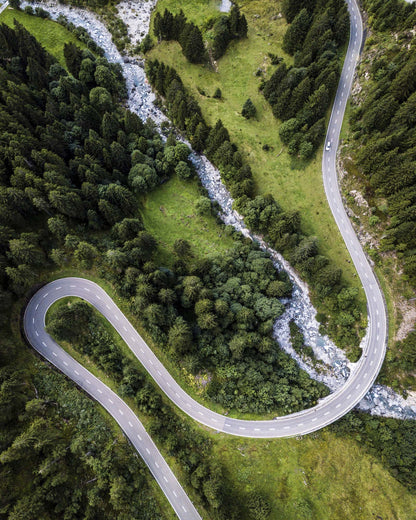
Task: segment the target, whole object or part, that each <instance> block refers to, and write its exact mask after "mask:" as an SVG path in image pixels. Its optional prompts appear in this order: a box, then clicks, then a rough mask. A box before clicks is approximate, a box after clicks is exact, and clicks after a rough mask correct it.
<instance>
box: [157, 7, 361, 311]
mask: <svg viewBox="0 0 416 520" xmlns="http://www.w3.org/2000/svg"><path fill="white" fill-rule="evenodd" d="M216 5H218V4H217V3H214V2H204V1H197V0H187V1H186V2H181V4H180V5H179V4H178V3H177V2H175V1H174V0H160V1H159V2H158V4H157V9H158V10H164V9H165V8H168V9H170V10H172V11H173V12H175V11H178V10H179V8H182V9H183V10H184V12H185V14H186V15H187V16H189V18H190V19H191V20H192V21H194V22H196V23H198V24H200V25H203V22H204V20H206V16H207V15H206V14H204V15H203V14H202V13H205V12H206V11H207V10H208V11H209V13H210V14H211V15H215V14H216V13H217V11H216ZM199 8H200V10H199ZM242 12H244V14H245V15H246V18H247V21H248V27H249V32H248V38H247V39H245V40H242V41H234V42H232V43H231V44H230V46H229V48H228V50H227V52H226V53H225V55H224V56H223V57H222V58H221V59H220V60H219V61H218V63H217V68H218V70H217V71H214V70H213V69H212V68H211V67H210V66H208V65H193V64H190V63H188V62H187V61H186V59H185V57H184V56H183V55H182V52H181V49H180V46H179V44H178V43H176V42H161V43H160V44H158V45H156V46H155V47H154V49H153V50H152V51H150V53H149V57H150V58H157V59H159V60H161V61H163V62H165V63H166V64H168V65H170V66H173V67H174V68H176V70H177V71H178V73H179V75H180V76H181V78H182V80H183V81H184V84H185V85H186V86H187V87H188V88H189V89H190V90H191V92H192V94H193V95H194V96H195V98H196V99H197V100H198V103H199V104H200V105H201V108H202V112H203V114H204V116H205V118H206V120H207V121H208V123H210V124H215V122H216V120H217V119H221V120H222V121H223V123H224V125H225V126H226V128H227V129H228V130H229V132H230V136H231V139H232V140H233V141H234V142H235V143H236V144H237V145H238V146H239V148H240V149H241V150H242V151H243V152H244V154H245V156H246V159H247V161H248V163H249V164H250V166H251V167H252V170H253V175H254V179H255V182H256V189H257V193H259V194H264V193H272V194H273V195H274V196H275V198H276V200H277V201H278V203H279V204H280V205H281V206H282V207H283V208H284V209H297V210H299V211H300V214H301V217H302V226H303V229H304V231H305V232H306V233H308V234H309V235H313V236H317V237H318V239H319V244H320V247H321V250H322V251H323V253H324V254H326V255H328V256H329V257H330V258H331V259H332V260H333V261H334V262H335V263H336V264H337V265H338V266H339V267H341V268H342V270H343V273H344V277H345V279H346V280H347V281H348V283H349V284H351V285H353V286H356V287H358V288H359V289H360V291H362V289H361V284H360V282H359V279H358V277H357V276H356V273H355V269H354V267H353V266H352V264H351V263H350V262H349V254H348V252H347V249H346V248H345V245H344V242H343V240H342V237H341V235H340V233H339V231H338V229H337V228H336V225H335V223H334V220H333V217H332V214H331V212H330V209H329V207H328V204H327V200H326V197H325V193H324V189H323V183H322V172H321V159H322V154H321V152H318V153H317V155H316V157H315V158H313V159H312V160H311V161H310V162H309V163H307V164H305V163H303V162H301V161H299V160H297V159H295V158H293V157H291V156H289V154H288V153H287V151H286V150H285V148H284V146H283V145H282V143H281V141H280V138H279V134H278V132H279V126H280V122H279V121H277V120H276V119H275V118H274V116H273V114H272V111H271V108H270V106H269V105H268V103H267V102H266V100H265V99H264V97H263V95H262V94H261V92H260V91H259V85H260V82H261V77H260V76H257V75H256V73H257V71H258V70H261V71H262V72H261V74H262V75H264V77H269V76H270V75H271V73H272V72H273V71H274V70H275V67H274V66H272V65H271V63H270V58H269V57H268V53H273V54H276V55H278V56H283V57H284V58H285V60H286V62H287V63H288V64H290V63H291V62H292V58H291V57H290V56H287V55H286V54H285V53H284V52H283V51H282V49H281V41H282V38H283V35H284V32H285V30H286V22H285V20H284V19H283V18H281V17H279V13H280V2H274V1H272V0H261V1H260V0H249V1H247V2H245V3H244V4H243V5H242ZM216 88H220V89H221V91H222V96H223V97H222V99H219V100H218V99H214V98H213V97H212V95H213V93H214V91H215V90H216ZM201 92H204V93H205V95H203V94H201ZM248 97H250V98H251V100H252V101H253V103H254V104H255V106H256V109H257V117H256V118H255V119H252V120H248V121H247V120H246V119H244V118H243V117H242V116H241V109H242V106H243V103H244V102H245V101H246V99H247V98H248ZM263 145H268V146H269V147H270V150H269V151H265V150H263ZM360 294H361V303H362V308H363V309H364V306H363V304H364V295H363V293H362V292H361V293H360Z"/></svg>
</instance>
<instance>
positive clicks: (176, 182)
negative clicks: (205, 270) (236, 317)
mask: <svg viewBox="0 0 416 520" xmlns="http://www.w3.org/2000/svg"><path fill="white" fill-rule="evenodd" d="M200 196H201V194H200V193H199V191H198V186H197V181H195V180H193V181H192V180H191V181H182V180H180V179H179V178H178V177H176V176H174V177H172V178H171V179H170V180H169V181H168V182H167V183H166V184H163V185H162V186H159V187H158V188H157V189H156V190H154V191H153V192H151V193H149V194H148V195H147V196H146V198H145V199H143V208H142V216H143V221H144V225H145V227H146V229H147V230H148V231H149V232H150V233H151V234H152V235H153V236H155V237H156V238H157V239H158V242H159V252H158V258H157V259H158V260H160V261H162V262H164V263H165V264H167V265H171V264H172V251H173V243H174V242H175V240H177V239H179V238H183V239H185V240H188V241H189V242H190V243H191V244H192V251H193V253H194V254H195V255H196V256H198V257H199V258H204V257H207V256H210V255H213V254H217V253H221V252H224V251H226V250H227V249H231V248H232V247H233V245H234V240H233V239H232V238H231V237H230V236H228V235H227V233H226V232H224V230H223V229H222V228H221V227H220V226H219V225H218V224H217V222H216V219H215V217H214V216H210V215H208V216H199V215H197V213H196V212H195V203H196V201H197V200H198V198H199V197H200Z"/></svg>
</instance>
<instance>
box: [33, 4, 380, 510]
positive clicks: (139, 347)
mask: <svg viewBox="0 0 416 520" xmlns="http://www.w3.org/2000/svg"><path fill="white" fill-rule="evenodd" d="M348 6H349V10H350V22H351V30H350V42H349V46H348V50H347V54H346V58H345V62H344V68H343V71H342V75H341V80H340V83H339V87H338V91H337V94H336V98H335V103H334V107H333V110H332V115H331V119H330V123H329V128H328V135H327V140H326V141H331V143H332V145H331V148H330V150H329V151H325V152H324V154H323V162H322V168H323V179H324V186H325V192H326V195H327V197H328V201H329V205H330V207H331V210H332V212H333V214H334V218H335V220H336V222H337V225H338V227H339V229H340V231H341V234H342V236H343V238H344V240H345V243H346V245H347V247H348V250H349V252H350V254H351V257H352V259H353V261H354V265H355V266H356V269H357V272H358V274H359V276H360V279H361V281H362V284H363V287H364V290H365V294H366V297H367V307H368V319H369V336H368V343H367V345H366V348H365V352H364V354H363V356H362V357H361V360H360V362H359V363H357V365H356V367H355V369H354V371H353V372H352V373H351V375H350V377H349V379H348V380H347V382H346V383H345V385H344V386H343V387H342V388H340V389H339V390H337V391H336V392H334V393H333V394H331V395H330V396H328V397H327V398H325V399H324V400H322V401H321V402H320V403H319V404H318V405H317V406H315V407H314V408H311V409H308V410H304V411H301V412H298V413H296V414H292V415H288V416H284V417H279V418H277V419H275V420H269V421H245V420H239V419H232V418H229V417H225V416H222V415H220V414H217V413H215V412H213V411H211V410H209V409H208V408H206V407H204V406H202V405H201V404H199V403H197V402H196V401H195V400H193V399H192V398H191V397H190V396H189V395H188V394H187V393H186V392H184V391H183V390H182V389H181V387H180V386H179V385H178V384H177V382H176V381H175V380H174V379H173V378H172V376H171V375H170V374H169V373H168V372H167V370H166V369H165V368H164V366H163V365H162V364H161V363H160V361H159V360H158V359H157V358H156V356H155V355H154V354H153V352H152V351H151V349H150V348H149V347H148V346H147V344H146V343H145V342H144V341H143V339H142V338H141V337H140V335H139V334H138V333H137V332H136V331H135V329H134V328H133V326H132V325H131V324H130V323H129V321H128V320H127V318H126V317H125V316H124V315H123V313H122V312H121V311H120V309H119V308H118V307H117V306H116V304H115V303H114V302H113V300H112V299H111V298H110V297H109V296H108V295H107V293H106V292H105V291H104V290H103V289H101V288H100V287H99V286H98V285H96V284H95V283H93V282H91V281H88V280H85V279H81V278H64V279H61V280H57V281H55V282H52V283H50V284H48V285H46V286H45V287H43V288H42V289H40V290H39V291H38V292H37V293H36V294H35V295H34V296H33V298H32V299H31V301H30V302H29V304H28V306H27V309H26V312H25V316H24V329H25V333H26V336H27V338H28V340H29V342H30V343H31V345H32V346H33V347H34V348H35V349H36V350H37V351H38V352H39V353H40V354H42V355H43V356H44V357H45V358H46V359H47V360H49V361H50V362H51V363H52V364H54V365H55V366H56V367H57V368H59V369H60V370H61V371H62V372H64V373H65V374H66V375H67V376H68V377H70V378H71V379H72V380H74V381H75V382H76V383H77V384H78V385H79V386H80V387H81V388H83V389H84V390H85V391H86V392H88V393H89V394H90V395H91V396H92V397H93V398H94V399H96V400H97V401H98V402H100V403H101V404H102V405H103V406H104V408H106V410H107V411H108V412H109V413H110V414H111V415H112V416H113V417H114V418H115V419H116V421H117V422H118V423H119V424H120V426H121V428H122V429H123V431H124V432H125V433H126V435H127V436H128V437H129V439H130V440H131V442H132V443H133V445H134V446H135V448H136V449H137V451H138V452H139V453H140V455H141V456H142V458H143V459H144V461H145V462H146V464H147V465H148V467H149V469H150V471H151V472H152V474H153V475H154V476H155V478H156V480H157V482H158V483H159V485H160V487H161V488H162V490H163V492H164V493H165V495H166V496H167V498H168V500H169V502H170V503H171V504H172V507H173V508H174V510H175V512H176V514H177V515H178V517H179V518H181V519H198V518H200V517H199V515H198V513H197V511H196V510H195V508H194V507H193V505H192V503H191V502H190V500H189V498H188V497H187V495H186V494H185V492H184V491H183V489H182V488H181V486H180V484H179V483H178V481H177V480H176V478H175V476H174V475H173V473H172V472H171V470H170V469H169V467H168V465H167V464H166V462H165V461H164V459H163V457H162V456H161V455H160V453H159V451H158V450H157V448H156V446H155V445H154V443H153V442H152V440H151V438H150V437H149V435H148V434H147V433H146V432H145V430H144V428H143V426H142V424H141V423H140V421H139V420H138V419H137V417H136V416H135V415H134V413H133V412H132V411H131V410H130V408H129V407H128V406H127V405H126V404H125V403H124V402H123V401H122V400H121V399H120V398H119V397H118V396H117V395H115V394H114V393H113V392H112V391H111V390H110V389H109V388H108V387H107V386H105V385H104V384H103V383H101V381H99V380H98V379H97V378H95V377H94V376H93V375H92V374H90V373H89V372H88V371H87V370H86V369H85V368H83V367H82V366H81V365H80V364H79V363H77V362H76V361H75V360H74V359H73V358H71V357H70V356H69V355H68V354H67V353H66V352H65V351H64V350H63V349H61V348H60V347H59V345H57V344H56V342H55V341H53V339H52V338H51V337H50V336H49V335H48V334H47V333H46V332H45V328H44V327H45V315H46V311H47V309H48V308H49V306H50V305H51V304H52V303H53V302H55V301H56V300H58V299H60V298H63V297H65V296H78V297H80V298H83V299H84V300H86V301H88V302H89V303H91V304H92V305H93V306H94V307H95V308H96V309H97V310H98V311H99V312H101V313H102V314H103V315H104V316H105V317H106V318H107V319H108V321H109V322H110V323H111V324H112V325H113V326H114V328H115V329H116V330H117V331H118V333H119V334H120V335H121V337H122V338H123V339H124V341H125V342H126V343H127V344H128V346H129V347H130V348H131V350H132V351H133V352H134V354H135V355H136V357H137V358H138V359H139V361H140V362H141V363H142V364H143V366H144V367H145V368H146V370H147V371H148V372H149V373H150V375H151V376H152V377H153V379H154V380H155V382H156V383H157V384H158V385H159V387H160V388H161V389H162V390H163V392H164V393H165V394H166V395H167V396H168V397H169V398H170V399H171V400H172V401H173V402H174V403H175V404H176V405H177V406H178V407H179V408H180V409H181V410H183V411H184V412H185V413H187V414H188V415H189V416H190V417H192V418H193V419H195V420H197V421H198V422H200V423H202V424H204V425H206V426H209V427H211V428H213V429H215V430H218V431H222V432H225V433H229V434H232V435H239V436H244V437H258V438H276V437H289V436H295V435H304V434H307V433H310V432H312V431H315V430H318V429H320V428H322V427H324V426H326V425H328V424H330V423H332V422H334V421H336V420H337V419H339V418H340V417H342V416H343V415H345V414H346V413H347V412H348V411H349V410H351V409H352V408H353V407H354V406H355V405H356V404H357V403H358V402H359V401H360V400H361V399H362V398H363V397H364V395H365V394H366V393H367V391H368V390H369V389H370V387H371V386H372V384H373V382H374V380H375V379H376V377H377V375H378V372H379V370H380V368H381V365H382V363H383V360H384V354H385V348H386V335H387V319H386V312H385V307H384V303H383V296H382V293H381V291H380V289H379V286H378V283H377V280H376V278H375V276H374V274H373V272H372V270H371V267H370V265H369V263H368V261H367V258H366V256H365V254H364V252H363V250H362V248H361V245H360V244H359V241H358V239H357V237H356V236H355V233H354V231H353V228H352V226H351V224H350V222H349V219H348V217H347V215H346V213H345V210H344V208H343V204H342V199H341V196H340V193H339V186H338V180H337V173H336V149H337V146H338V142H339V134H340V130H341V124H342V119H343V116H344V112H345V108H346V103H347V98H348V95H349V92H350V89H351V85H352V80H353V74H354V70H355V66H356V63H357V60H358V56H359V51H360V47H361V42H362V34H363V31H362V21H361V15H360V12H359V10H358V7H357V4H356V2H355V0H349V1H348Z"/></svg>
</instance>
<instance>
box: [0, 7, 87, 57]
mask: <svg viewBox="0 0 416 520" xmlns="http://www.w3.org/2000/svg"><path fill="white" fill-rule="evenodd" d="M14 20H17V21H18V22H19V23H21V24H22V25H24V27H25V28H26V29H27V30H28V31H29V32H30V33H31V34H32V35H33V36H34V37H35V38H36V39H37V40H38V41H39V42H40V43H41V44H42V45H43V46H44V47H45V49H46V50H47V51H48V52H50V53H51V54H52V55H53V56H55V58H56V59H57V60H58V61H59V63H60V64H61V65H62V66H64V67H65V58H64V43H70V42H72V43H76V44H77V45H78V47H81V48H82V49H84V48H86V45H85V44H84V43H82V42H81V41H80V40H78V39H77V38H76V37H75V36H74V35H73V34H72V33H70V32H69V31H68V30H67V29H65V27H62V25H59V24H58V23H56V22H53V21H52V20H47V19H46V20H45V19H42V18H39V17H38V16H32V15H30V14H26V13H25V12H23V11H16V10H15V9H11V8H7V9H6V10H5V11H3V12H2V13H1V14H0V22H3V23H5V24H6V25H8V26H10V27H13V26H14Z"/></svg>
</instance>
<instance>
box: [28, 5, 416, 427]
mask: <svg viewBox="0 0 416 520" xmlns="http://www.w3.org/2000/svg"><path fill="white" fill-rule="evenodd" d="M156 2H157V0H148V1H143V0H139V1H138V2H131V1H123V2H122V4H119V15H120V16H121V17H122V19H123V21H124V22H125V23H126V25H127V27H128V29H129V33H130V36H131V37H133V38H134V41H135V42H137V41H141V39H143V37H144V36H145V35H146V34H147V32H148V30H149V23H150V14H151V11H152V9H153V8H154V6H155V4H156ZM225 3H227V2H222V3H221V6H223V4H225ZM22 5H23V6H24V5H29V4H28V3H27V2H23V3H22ZM30 5H32V6H35V7H36V6H40V7H42V8H44V9H46V10H48V11H49V13H50V15H51V17H52V18H53V19H56V18H57V17H58V16H59V15H64V16H65V17H66V18H67V20H68V21H70V22H72V23H73V24H75V25H77V26H81V27H84V28H85V29H87V31H88V32H89V34H90V35H91V37H92V38H93V39H94V40H95V41H96V43H97V44H98V45H100V46H101V47H102V48H103V50H104V51H105V56H106V58H107V59H108V60H109V61H110V62H113V63H119V64H120V65H121V66H122V69H123V74H124V77H125V79H126V85H127V91H128V107H129V109H130V110H131V111H133V112H135V113H136V114H138V115H139V116H140V117H141V118H142V119H143V120H144V121H146V120H147V119H148V118H150V119H151V120H152V121H154V123H155V124H156V126H157V128H158V129H160V125H161V123H162V122H163V121H168V119H167V118H166V116H165V115H164V114H163V113H162V112H161V111H160V110H159V109H158V108H157V107H156V106H155V105H154V104H153V102H154V100H155V95H154V93H153V92H152V90H151V88H150V86H149V84H148V82H147V79H146V75H145V72H144V70H143V68H142V66H141V65H140V64H139V63H138V62H137V61H136V60H134V59H133V58H128V57H123V56H122V55H121V54H120V53H119V51H118V50H117V48H116V46H115V45H114V43H113V42H112V39H111V34H110V33H109V31H108V30H107V28H106V27H105V26H104V24H103V23H102V22H101V21H100V20H99V19H98V18H97V17H96V15H95V14H93V13H91V12H89V11H87V10H83V9H79V8H74V7H70V6H67V5H60V4H56V3H53V2H42V3H37V2H31V3H30ZM120 6H121V7H120ZM182 140H183V142H185V143H186V144H188V145H189V143H188V142H187V141H186V140H185V139H182ZM189 159H190V160H191V161H192V163H193V164H194V166H195V168H196V170H197V173H198V175H199V178H200V179H201V183H202V184H203V186H204V187H205V188H206V190H207V192H208V194H209V197H210V198H211V200H213V201H216V202H218V204H219V205H220V207H221V218H222V220H223V221H224V223H225V224H227V225H230V226H233V227H234V228H235V229H236V230H237V231H239V232H241V233H242V234H243V235H244V236H247V237H249V238H251V239H252V240H254V241H256V242H258V244H259V245H260V248H261V249H262V250H264V251H266V252H267V253H268V254H269V255H270V257H271V258H272V260H273V263H274V265H275V267H276V269H278V270H281V269H284V270H285V271H286V272H287V273H288V275H289V277H290V279H291V281H292V283H293V294H292V297H291V298H290V299H288V300H285V301H284V303H285V312H284V314H283V315H282V316H280V317H279V318H278V319H277V320H276V322H275V324H274V337H275V339H276V340H277V341H278V343H279V344H280V346H281V347H282V348H283V349H284V350H285V351H286V352H287V353H288V354H290V356H291V357H292V358H293V359H295V360H296V362H297V363H298V364H299V366H300V367H301V368H302V369H303V370H305V371H306V372H307V373H308V374H309V375H310V376H311V377H312V378H313V379H315V380H317V381H321V382H323V383H325V384H326V385H327V386H328V387H329V389H330V390H331V391H334V390H336V389H337V388H339V387H340V386H341V385H343V384H344V382H345V381H346V380H347V378H348V376H349V374H350V372H351V371H352V370H354V367H355V364H354V363H351V362H350V361H349V360H348V359H347V357H346V356H345V354H344V352H343V351H342V350H340V349H339V348H337V347H336V345H335V344H334V343H333V342H332V341H331V340H330V339H329V338H328V337H327V336H325V335H321V334H320V332H319V323H318V321H317V320H316V310H315V308H314V307H313V305H312V303H311V300H310V297H309V292H308V287H307V285H306V284H305V283H303V282H302V280H301V279H300V278H299V276H298V275H297V273H296V272H295V271H294V269H293V268H292V267H291V266H290V264H289V263H288V262H287V261H286V260H285V259H284V258H283V257H282V256H281V255H280V254H279V253H278V252H277V251H275V250H273V249H272V248H271V247H269V246H268V245H267V244H266V243H265V241H264V240H263V238H262V237H261V236H258V235H255V234H253V233H251V232H250V231H249V230H248V229H247V227H246V226H245V224H244V220H243V217H242V216H241V215H239V214H238V213H237V212H236V211H235V210H234V209H233V207H232V206H233V199H232V197H231V195H230V193H229V191H228V190H227V189H226V187H225V186H224V184H223V183H222V180H221V176H220V173H219V171H218V170H217V168H215V167H214V166H213V165H212V164H211V163H210V162H209V161H208V159H207V158H206V157H205V156H203V155H200V154H197V153H194V152H192V153H191V155H190V156H189ZM291 320H294V321H295V323H296V324H297V325H298V327H299V328H300V329H301V331H302V333H303V335H304V338H305V344H306V345H309V346H311V347H312V349H313V352H314V354H315V356H316V358H317V359H318V360H319V363H318V364H317V365H315V366H314V365H313V363H312V362H311V361H310V360H308V359H304V358H302V357H300V356H299V355H298V354H297V353H296V352H295V350H294V349H293V347H292V344H291V341H290V330H289V322H290V321H291ZM366 340H367V338H366V337H364V338H363V340H362V342H361V345H364V344H365V342H366ZM358 408H360V409H361V410H367V411H369V412H370V413H372V414H377V415H382V416H388V417H396V418H402V419H404V418H412V419H416V407H413V406H411V405H409V404H408V403H407V402H406V401H405V400H404V399H403V398H402V397H401V396H400V395H398V394H397V393H395V392H394V391H393V390H392V389H391V388H388V387H385V386H382V385H379V384H375V385H373V386H372V388H371V389H370V391H369V392H368V393H367V395H366V396H365V397H364V399H363V400H362V401H361V402H360V403H359V405H358Z"/></svg>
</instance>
